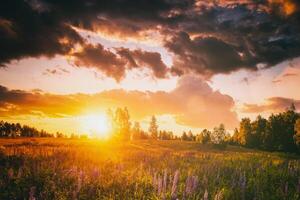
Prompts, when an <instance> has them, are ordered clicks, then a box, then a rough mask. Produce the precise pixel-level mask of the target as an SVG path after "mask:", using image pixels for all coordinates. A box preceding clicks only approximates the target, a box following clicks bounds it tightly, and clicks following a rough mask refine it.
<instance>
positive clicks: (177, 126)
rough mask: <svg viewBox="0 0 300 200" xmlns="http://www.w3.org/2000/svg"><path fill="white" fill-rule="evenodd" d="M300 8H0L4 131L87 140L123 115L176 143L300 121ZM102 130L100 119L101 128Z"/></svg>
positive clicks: (192, 4) (64, 0)
mask: <svg viewBox="0 0 300 200" xmlns="http://www.w3.org/2000/svg"><path fill="white" fill-rule="evenodd" d="M299 9H300V3H299V2H298V1H296V0H259V1H257V0H230V1H224V0H214V1H211V0H201V1H200V0H136V1H132V0H109V1H108V0H101V1H100V0H72V1H70V0H5V1H4V2H2V3H1V5H0V49H1V51H0V120H4V121H10V122H20V123H22V124H29V125H33V126H35V127H37V128H39V129H45V130H48V131H52V132H55V131H61V132H65V133H67V134H69V133H82V132H85V131H86V127H85V125H86V118H88V119H89V116H97V115H100V116H102V115H103V114H104V113H106V111H107V109H109V108H111V109H115V108H117V107H127V108H128V110H129V112H130V117H131V120H132V121H139V122H140V123H141V125H142V127H143V128H144V129H145V130H147V127H148V124H149V121H150V119H151V116H152V115H155V116H156V117H157V119H158V123H159V127H160V128H161V129H167V130H172V131H174V132H175V133H181V132H182V131H183V130H185V131H187V130H192V131H195V132H197V131H200V130H202V129H204V128H208V129H211V128H213V127H215V126H217V125H219V124H220V123H224V124H225V127H226V128H227V129H228V130H233V129H234V128H235V127H238V123H239V120H240V119H241V118H243V117H250V118H251V119H255V117H256V116H257V115H262V116H264V117H268V116H269V115H270V114H271V113H278V112H282V111H284V110H285V109H286V108H287V107H289V106H290V105H291V103H294V104H295V106H296V108H297V109H298V111H299V109H300V92H299V91H300V90H299V87H300V30H299V29H300V11H299ZM101 119H102V118H101Z"/></svg>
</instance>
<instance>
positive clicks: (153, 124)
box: [149, 115, 158, 139]
mask: <svg viewBox="0 0 300 200" xmlns="http://www.w3.org/2000/svg"><path fill="white" fill-rule="evenodd" d="M149 132H150V134H151V137H152V139H157V138H158V125H157V121H156V118H155V116H154V115H153V116H152V118H151V122H150V126H149Z"/></svg>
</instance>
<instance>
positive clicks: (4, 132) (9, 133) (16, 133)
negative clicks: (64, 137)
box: [0, 121, 59, 138]
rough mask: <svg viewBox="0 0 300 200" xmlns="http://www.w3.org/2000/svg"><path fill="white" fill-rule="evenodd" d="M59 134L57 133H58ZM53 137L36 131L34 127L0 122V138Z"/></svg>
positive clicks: (43, 131)
mask: <svg viewBox="0 0 300 200" xmlns="http://www.w3.org/2000/svg"><path fill="white" fill-rule="evenodd" d="M58 134H59V133H58ZM53 136H54V135H53V134H51V133H48V132H46V131H45V130H37V129H36V128H34V127H30V126H27V125H23V126H22V125H21V124H19V123H8V122H4V121H0V137H12V138H15V137H53Z"/></svg>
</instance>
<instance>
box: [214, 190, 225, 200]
mask: <svg viewBox="0 0 300 200" xmlns="http://www.w3.org/2000/svg"><path fill="white" fill-rule="evenodd" d="M222 199H223V190H220V191H219V192H217V194H216V195H215V198H214V200H222Z"/></svg>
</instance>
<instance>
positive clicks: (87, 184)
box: [0, 138, 300, 200]
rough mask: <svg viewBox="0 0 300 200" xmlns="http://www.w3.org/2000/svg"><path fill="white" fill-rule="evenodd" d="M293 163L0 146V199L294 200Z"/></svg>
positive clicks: (17, 143)
mask: <svg viewBox="0 0 300 200" xmlns="http://www.w3.org/2000/svg"><path fill="white" fill-rule="evenodd" d="M299 178H300V161H299V158H298V157H297V156H290V155H286V154H278V153H269V152H262V151H255V150H248V149H245V148H240V147H231V146H229V147H228V148H227V149H226V150H225V151H219V150H216V149H214V148H212V147H211V146H209V145H200V144H197V143H195V142H182V141H151V140H149V141H134V142H126V143H118V142H112V141H111V142H104V141H97V140H89V139H86V140H71V139H53V138H52V139H47V138H44V139H43V138H41V139H37V138H33V139H0V199H1V200H2V199H4V200H7V199H8V200H10V199H22V200H23V199H30V200H33V199H43V200H44V199H122V200H123V199H177V198H178V199H230V200H231V199H233V200H234V199H241V200H243V199H251V200H253V199H257V200H258V199H267V200H272V199H274V200H275V199H287V200H293V199H295V200H296V199H300V193H299V191H300V179H299Z"/></svg>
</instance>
